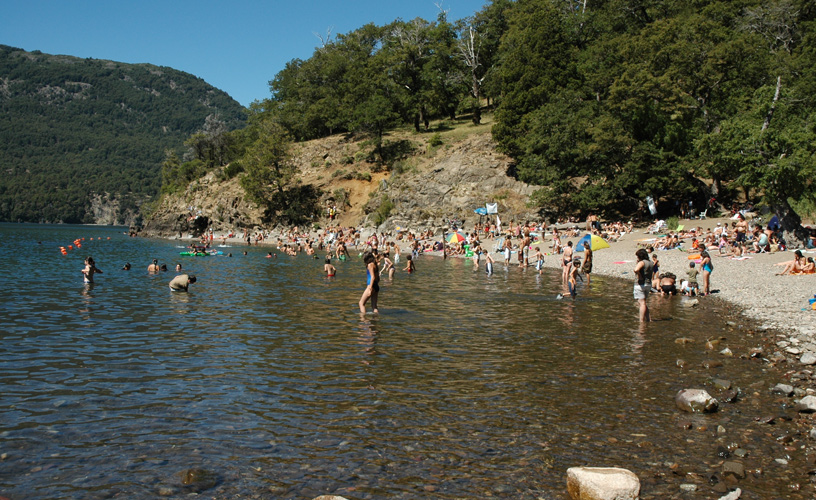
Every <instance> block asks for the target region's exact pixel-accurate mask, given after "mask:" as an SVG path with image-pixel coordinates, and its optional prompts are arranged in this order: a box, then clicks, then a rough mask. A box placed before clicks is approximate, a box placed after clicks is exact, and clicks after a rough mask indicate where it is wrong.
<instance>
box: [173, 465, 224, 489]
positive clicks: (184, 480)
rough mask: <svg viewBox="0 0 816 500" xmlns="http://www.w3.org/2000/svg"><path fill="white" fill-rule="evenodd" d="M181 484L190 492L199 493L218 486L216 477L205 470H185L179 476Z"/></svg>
mask: <svg viewBox="0 0 816 500" xmlns="http://www.w3.org/2000/svg"><path fill="white" fill-rule="evenodd" d="M179 479H181V484H182V485H184V487H185V488H187V489H188V490H190V491H193V492H196V493H200V492H202V491H204V490H208V489H210V488H212V487H213V486H215V485H216V484H218V476H217V475H216V474H215V473H214V472H212V471H209V470H207V469H186V470H183V471H181V473H180V474H179Z"/></svg>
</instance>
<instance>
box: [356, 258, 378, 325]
mask: <svg viewBox="0 0 816 500" xmlns="http://www.w3.org/2000/svg"><path fill="white" fill-rule="evenodd" d="M363 262H364V263H365V265H366V289H365V291H363V295H362V297H360V304H359V305H360V314H365V313H366V302H368V299H371V307H372V308H373V312H374V314H378V313H379V312H380V311H379V309H377V298H378V297H379V295H380V268H379V267H378V266H377V258H376V257H375V256H374V254H373V253H372V252H366V254H365V255H364V256H363Z"/></svg>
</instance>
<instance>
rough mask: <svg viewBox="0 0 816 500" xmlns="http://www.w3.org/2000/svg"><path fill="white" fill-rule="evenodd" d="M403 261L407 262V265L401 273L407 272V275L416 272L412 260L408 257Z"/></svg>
mask: <svg viewBox="0 0 816 500" xmlns="http://www.w3.org/2000/svg"><path fill="white" fill-rule="evenodd" d="M405 260H406V261H407V263H406V266H405V269H403V271H408V272H409V273H412V272H414V271H416V266H414V259H413V258H411V256H410V255H409V256H407V257H405Z"/></svg>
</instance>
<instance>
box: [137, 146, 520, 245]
mask: <svg viewBox="0 0 816 500" xmlns="http://www.w3.org/2000/svg"><path fill="white" fill-rule="evenodd" d="M361 148H362V146H361V145H360V144H358V143H353V142H350V141H349V140H347V139H344V138H343V137H341V136H335V137H329V138H326V139H321V140H319V141H310V142H308V143H303V144H299V145H298V146H297V147H296V148H295V151H296V155H297V156H296V157H295V158H294V162H295V164H296V165H297V166H298V169H299V171H300V174H301V176H300V181H301V182H303V183H306V184H312V185H315V186H317V187H318V188H320V189H321V190H322V192H323V193H324V202H325V203H326V204H327V205H328V204H330V203H331V204H335V203H337V205H338V208H340V218H339V222H340V223H341V224H342V225H355V226H359V225H363V226H368V227H371V228H374V227H376V226H377V225H378V224H379V227H378V229H381V230H391V229H393V228H394V227H396V226H402V227H404V228H408V229H410V230H412V231H422V230H425V229H429V228H430V229H433V230H434V232H437V231H438V230H440V229H442V228H443V227H446V226H447V225H448V222H449V221H450V219H458V220H459V221H465V228H472V227H473V224H474V223H475V222H476V221H478V220H479V216H478V215H476V214H474V212H473V211H474V209H476V208H477V207H484V206H485V203H487V202H492V203H497V204H498V207H499V213H500V215H501V218H502V220H503V221H505V222H509V221H510V220H511V219H516V220H517V221H518V220H522V219H528V218H533V217H535V216H536V215H535V213H534V212H533V211H531V210H530V209H529V208H528V207H527V202H528V200H529V197H530V195H531V194H532V193H533V191H534V190H535V188H534V187H532V186H529V185H527V184H525V183H522V182H519V181H517V180H516V179H515V178H513V177H512V176H511V175H508V171H509V170H510V169H511V168H512V162H511V160H510V158H508V157H506V156H504V155H502V154H501V153H499V152H498V151H497V150H496V147H495V143H494V142H493V139H492V137H491V135H490V133H489V132H480V133H474V134H471V135H469V136H467V137H465V138H464V139H461V140H459V141H457V142H451V143H450V144H447V143H446V144H444V145H442V146H440V147H438V148H436V149H430V151H431V152H429V148H428V146H427V145H425V144H423V143H419V144H416V143H415V144H414V148H413V150H412V152H411V153H409V154H408V155H407V157H406V158H405V159H404V160H402V161H401V163H400V162H398V165H397V166H395V167H394V168H393V169H392V170H391V171H390V172H386V171H379V169H378V168H377V167H376V165H375V164H373V163H369V162H368V161H367V160H366V159H363V158H362V157H361V158H357V159H354V157H355V156H361V155H356V154H355V153H354V152H355V150H357V151H360V150H361ZM406 164H410V167H405V165H406ZM340 197H342V198H343V200H342V203H341V202H340V201H341V200H339V199H338V198H340ZM385 202H387V203H389V204H390V206H391V207H392V208H391V209H390V210H389V211H388V213H387V214H386V215H385V216H384V217H382V218H381V219H379V220H378V218H377V217H374V212H375V211H377V209H378V207H379V204H381V203H385ZM379 213H380V214H381V215H382V213H383V211H380V212H379ZM262 216H263V213H262V211H261V210H260V209H259V208H258V207H257V206H255V204H254V203H252V202H251V201H250V200H248V199H247V198H246V195H245V193H244V191H243V189H242V188H241V186H240V183H239V181H238V177H236V178H233V179H230V180H221V179H220V177H219V175H218V173H217V172H211V173H209V174H207V175H206V176H204V177H203V178H201V179H198V180H196V181H194V182H192V183H191V184H190V185H189V186H188V187H187V189H186V190H185V191H184V192H183V193H176V194H173V195H165V196H163V197H162V199H161V201H160V202H159V204H158V206H157V207H156V208H155V210H154V211H153V213H152V214H151V215H150V216H149V217H148V218H147V221H146V223H145V225H144V228H143V231H142V233H141V234H143V235H146V236H158V237H179V236H184V237H186V236H197V235H199V234H201V232H203V231H205V230H206V229H208V228H211V229H213V231H215V232H218V233H225V232H231V231H234V232H236V233H240V232H241V231H243V230H249V231H253V230H256V229H259V228H268V226H265V224H264V221H263V219H262Z"/></svg>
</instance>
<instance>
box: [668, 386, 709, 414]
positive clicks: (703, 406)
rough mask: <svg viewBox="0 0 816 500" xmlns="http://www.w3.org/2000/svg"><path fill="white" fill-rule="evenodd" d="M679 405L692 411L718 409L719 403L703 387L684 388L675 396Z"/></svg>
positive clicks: (706, 411)
mask: <svg viewBox="0 0 816 500" xmlns="http://www.w3.org/2000/svg"><path fill="white" fill-rule="evenodd" d="M674 401H675V403H677V407H678V408H680V409H681V410H683V411H687V412H691V413H700V412H705V413H711V412H715V411H717V407H718V406H719V403H718V402H717V400H716V399H714V398H713V397H711V394H709V393H708V392H707V391H705V390H703V389H683V390H682V391H680V392H678V393H677V396H675V398H674Z"/></svg>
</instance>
